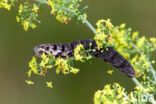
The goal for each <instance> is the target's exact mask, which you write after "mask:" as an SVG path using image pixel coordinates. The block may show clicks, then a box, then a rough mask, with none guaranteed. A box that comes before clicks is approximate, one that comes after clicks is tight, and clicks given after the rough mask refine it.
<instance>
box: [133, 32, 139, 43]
mask: <svg viewBox="0 0 156 104" xmlns="http://www.w3.org/2000/svg"><path fill="white" fill-rule="evenodd" d="M138 35H139V32H133V33H132V40H133V41H134V40H135V39H137V38H138Z"/></svg>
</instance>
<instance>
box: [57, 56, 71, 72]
mask: <svg viewBox="0 0 156 104" xmlns="http://www.w3.org/2000/svg"><path fill="white" fill-rule="evenodd" d="M55 66H57V68H56V73H57V74H59V72H60V71H62V72H63V73H64V74H67V73H68V71H69V66H68V63H67V60H65V59H63V58H57V59H56V62H55Z"/></svg>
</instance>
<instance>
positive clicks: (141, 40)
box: [137, 36, 146, 48]
mask: <svg viewBox="0 0 156 104" xmlns="http://www.w3.org/2000/svg"><path fill="white" fill-rule="evenodd" d="M145 40H146V38H145V37H144V36H143V37H141V38H140V39H139V40H138V41H137V47H139V48H142V46H143V44H144V43H145Z"/></svg>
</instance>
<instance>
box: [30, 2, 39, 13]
mask: <svg viewBox="0 0 156 104" xmlns="http://www.w3.org/2000/svg"><path fill="white" fill-rule="evenodd" d="M38 9H39V7H38V6H37V5H36V4H34V5H33V9H32V10H33V11H34V12H35V13H37V12H38Z"/></svg>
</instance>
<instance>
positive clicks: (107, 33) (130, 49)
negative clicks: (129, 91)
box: [94, 19, 156, 77]
mask: <svg viewBox="0 0 156 104" xmlns="http://www.w3.org/2000/svg"><path fill="white" fill-rule="evenodd" d="M96 25H97V29H96V35H95V37H94V39H95V40H96V42H97V45H98V49H99V48H103V47H106V46H108V45H111V46H114V48H115V49H116V50H117V51H118V52H119V53H120V54H121V55H123V56H124V57H125V58H126V59H127V60H129V61H130V62H131V64H132V65H133V67H134V69H135V70H136V72H137V77H139V76H141V75H142V74H144V73H145V71H147V72H149V71H150V68H149V67H150V65H151V64H152V63H154V62H155V61H154V60H153V61H149V56H150V53H151V52H153V51H154V50H156V47H155V44H156V38H154V37H153V38H150V39H149V40H148V39H146V38H145V37H141V38H140V37H139V34H138V32H133V33H132V32H131V29H130V28H129V29H126V28H125V24H121V25H120V26H113V25H112V23H111V22H110V19H107V20H103V19H102V20H99V21H98V22H97V24H96Z"/></svg>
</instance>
